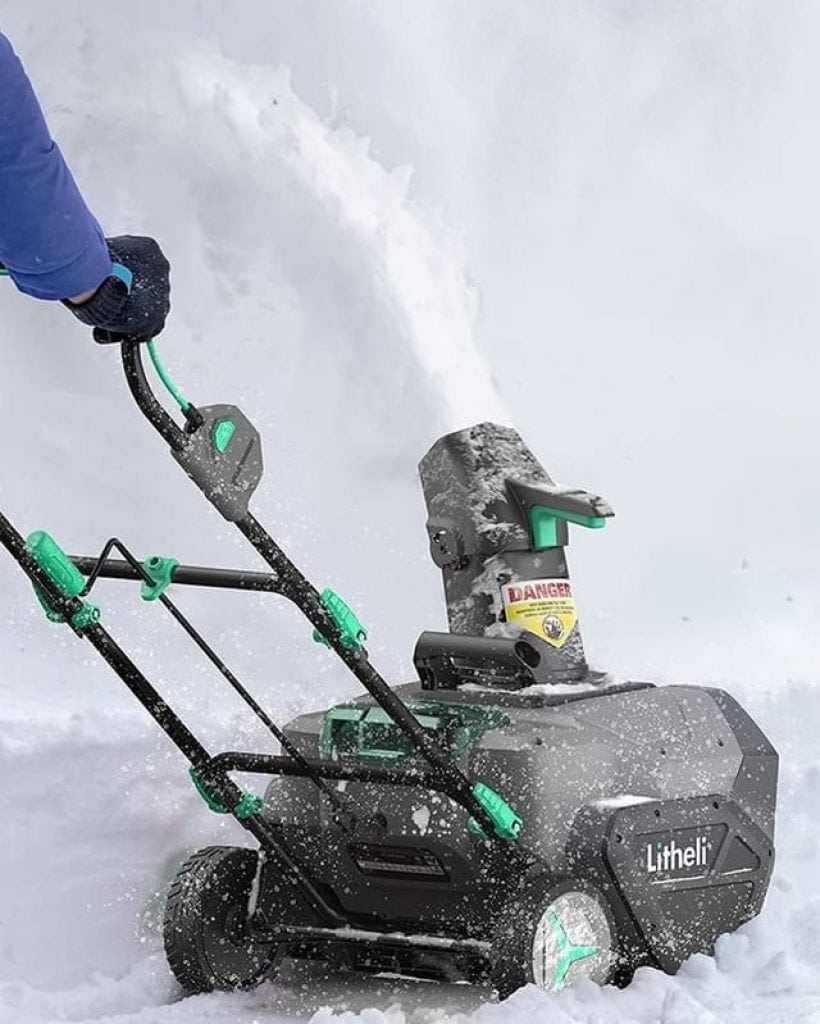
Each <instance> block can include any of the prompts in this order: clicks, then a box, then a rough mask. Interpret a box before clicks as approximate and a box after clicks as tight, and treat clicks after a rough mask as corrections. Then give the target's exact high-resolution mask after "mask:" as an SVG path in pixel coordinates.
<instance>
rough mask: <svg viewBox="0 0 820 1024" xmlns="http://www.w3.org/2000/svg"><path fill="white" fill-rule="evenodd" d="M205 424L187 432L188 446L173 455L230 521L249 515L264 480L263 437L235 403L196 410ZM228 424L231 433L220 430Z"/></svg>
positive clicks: (172, 452) (173, 450)
mask: <svg viewBox="0 0 820 1024" xmlns="http://www.w3.org/2000/svg"><path fill="white" fill-rule="evenodd" d="M197 411H198V412H199V414H200V416H201V417H202V423H201V424H200V426H199V427H197V429H196V430H195V431H193V432H192V433H190V434H188V435H187V437H186V441H185V447H184V448H182V449H180V450H177V449H174V448H172V449H171V454H172V455H173V457H174V458H175V459H176V461H177V462H178V463H179V464H180V466H182V468H183V469H184V470H185V472H186V473H187V474H188V476H189V477H190V478H191V479H192V480H193V481H194V483H195V484H196V485H197V487H199V489H200V490H201V491H202V492H203V494H204V495H205V497H206V498H207V499H208V501H210V502H211V504H212V505H214V507H215V508H216V509H217V510H218V511H219V512H220V513H221V514H222V515H223V516H224V518H225V519H227V520H228V522H232V523H235V522H238V521H239V520H240V519H243V518H244V517H245V516H246V515H247V514H248V506H249V503H250V500H251V497H252V496H253V493H254V491H255V490H256V488H257V487H258V486H259V481H260V480H261V479H262V473H263V463H262V439H261V438H260V436H259V431H258V430H257V429H256V427H255V426H254V425H253V424H252V423H251V421H250V420H249V419H248V418H247V416H245V414H244V413H243V412H242V411H241V410H240V409H238V408H237V407H236V406H235V405H205V406H201V407H200V408H199V409H198V410H197ZM228 425H229V430H228V434H229V436H226V435H225V434H222V435H220V431H221V430H224V429H225V427H226V426H228Z"/></svg>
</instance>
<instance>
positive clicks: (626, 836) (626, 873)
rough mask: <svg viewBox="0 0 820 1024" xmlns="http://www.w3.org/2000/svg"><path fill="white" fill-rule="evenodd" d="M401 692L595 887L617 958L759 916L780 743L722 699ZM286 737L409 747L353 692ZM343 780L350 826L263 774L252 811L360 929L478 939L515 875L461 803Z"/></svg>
mask: <svg viewBox="0 0 820 1024" xmlns="http://www.w3.org/2000/svg"><path fill="white" fill-rule="evenodd" d="M399 692H400V693H401V696H402V698H403V699H404V700H405V702H406V703H407V704H408V706H409V707H410V708H411V710H413V712H414V713H415V714H416V715H417V717H418V718H419V720H420V721H423V722H426V723H427V724H428V727H429V728H431V729H433V730H443V731H444V732H449V736H450V741H451V749H453V751H454V753H456V754H457V756H458V757H459V758H460V759H461V762H462V764H463V765H464V768H465V770H466V771H467V772H468V773H469V774H470V775H471V776H474V777H476V778H481V779H484V780H486V781H488V782H489V783H490V784H491V785H492V786H494V787H495V788H500V789H502V790H503V791H504V792H511V793H515V794H516V809H517V811H518V813H519V814H520V815H521V816H522V818H523V819H524V821H525V826H524V828H523V830H522V833H521V839H522V842H525V843H526V844H527V846H528V848H529V849H530V850H531V851H532V852H533V853H534V854H535V855H536V856H537V857H538V858H539V861H540V863H541V868H542V870H544V871H546V872H548V873H551V874H552V875H553V876H554V878H555V879H556V880H558V879H567V878H572V879H576V880H578V881H586V882H589V883H590V884H592V885H594V886H595V888H596V889H597V890H598V891H599V892H601V893H602V894H604V896H605V898H606V899H607V901H608V903H609V907H610V909H611V912H612V914H613V917H614V918H615V921H616V928H617V935H618V939H619V945H620V948H621V950H622V955H623V956H624V957H626V958H628V961H629V966H630V970H634V968H635V967H636V966H639V965H641V964H653V965H657V966H661V967H663V968H664V969H665V970H667V971H674V970H676V969H677V968H678V967H679V966H680V964H681V963H682V962H683V961H684V960H685V959H686V958H687V957H688V956H690V955H691V954H692V953H695V952H708V951H710V950H711V949H712V948H713V945H714V942H715V939H716V938H717V936H718V935H720V934H722V933H723V932H725V931H732V930H734V929H735V928H737V927H738V926H739V925H740V924H742V923H743V922H744V921H748V920H749V919H750V918H752V917H754V916H755V915H756V914H757V913H758V912H759V910H760V908H761V906H762V903H763V898H764V896H765V893H766V889H767V886H768V882H769V877H770V874H771V869H772V863H773V828H774V803H775V792H776V785H777V755H776V753H775V751H774V750H773V748H772V747H771V745H770V744H769V743H768V741H767V740H766V739H765V737H764V736H763V734H762V733H761V732H760V731H759V729H757V727H756V726H755V725H754V723H753V722H752V720H751V719H750V718H749V716H748V715H746V713H745V712H744V711H743V710H742V709H741V708H740V707H739V705H738V704H737V702H736V701H734V700H733V698H732V697H730V696H729V695H728V694H726V693H724V692H722V691H718V690H709V689H704V688H698V687H693V686H668V687H653V686H647V685H635V686H634V687H629V686H627V687H622V688H617V689H615V690H614V691H613V692H611V693H608V692H607V691H606V690H603V691H601V692H587V693H579V694H577V695H576V696H575V697H574V699H563V700H554V699H553V700H550V698H549V697H547V696H545V695H537V694H533V695H529V696H528V695H525V694H504V695H500V694H499V693H497V692H494V691H487V692H484V693H482V694H477V693H475V692H473V691H466V692H465V691H459V690H456V691H442V692H440V693H437V694H435V697H434V699H431V695H430V694H429V692H427V691H424V690H422V689H421V688H420V687H419V686H418V685H416V684H413V685H411V686H407V687H401V688H400V689H399ZM368 716H370V719H368ZM467 719H471V720H472V721H473V722H474V723H476V724H475V725H474V729H473V732H472V735H467V734H466V732H467V728H468V727H467V726H465V721H466V720H467ZM479 723H480V724H479ZM286 732H287V734H288V736H289V738H290V739H291V740H292V741H293V742H294V743H295V744H296V745H297V746H298V747H299V749H300V751H301V752H302V753H304V754H305V755H306V756H309V757H328V756H330V757H333V758H339V759H341V760H342V761H344V760H354V761H355V760H358V761H361V760H364V761H366V762H368V763H373V762H374V761H379V760H382V761H389V762H391V763H394V764H395V763H396V762H397V761H399V762H405V763H406V762H407V761H412V760H413V759H414V755H413V753H412V752H407V751H406V750H404V749H403V746H404V745H403V743H402V742H401V737H400V735H398V733H397V732H396V730H395V729H391V727H390V726H389V724H387V723H385V722H384V719H383V716H381V714H380V713H379V709H378V708H377V707H376V706H374V705H373V704H372V703H370V702H368V701H367V700H362V701H359V702H355V703H352V704H347V705H342V706H340V707H338V708H332V709H330V710H329V711H326V712H319V713H316V714H309V715H303V716H300V717H299V718H297V719H295V720H294V721H293V722H291V723H290V724H289V725H288V726H287V727H286ZM342 789H343V797H344V799H345V801H346V802H347V804H348V806H350V807H351V808H352V809H353V808H355V811H354V813H355V814H356V821H357V828H356V829H355V831H354V832H353V834H352V835H351V834H347V833H345V832H343V831H342V830H340V829H339V828H338V827H337V826H336V825H335V823H334V822H333V821H332V820H331V818H330V817H329V816H328V814H327V813H326V811H325V810H324V809H323V807H322V802H321V800H319V799H317V795H316V793H315V790H314V789H313V788H312V787H311V786H310V785H309V784H308V783H306V782H305V780H300V779H293V778H282V779H277V780H275V781H274V782H272V783H271V785H270V786H269V787H268V790H267V793H266V798H265V808H266V813H267V814H268V815H269V816H270V818H271V820H272V821H275V822H276V823H277V825H278V826H280V827H281V828H282V830H283V833H284V834H285V835H286V836H287V840H288V845H289V846H290V848H291V849H292V850H293V851H294V852H295V853H296V854H297V856H298V858H299V860H300V861H301V862H302V863H303V864H305V865H306V866H307V867H308V869H309V871H310V874H311V876H312V877H313V878H315V879H316V880H317V881H318V882H320V883H321V884H322V885H323V886H326V887H328V888H329V889H331V890H332V891H333V893H334V895H335V896H336V897H337V898H338V900H339V903H340V904H341V905H342V906H343V907H344V909H345V910H346V911H347V912H348V913H350V914H352V915H355V916H356V917H357V918H358V919H360V920H362V919H364V920H366V921H367V923H368V925H369V926H370V927H372V928H374V929H383V930H387V931H400V932H405V933H408V934H413V933H428V934H437V935H442V936H446V937H449V938H453V939H465V938H471V939H478V940H485V941H489V940H490V939H491V937H492V932H493V927H494V921H495V917H496V913H497V909H498V907H499V905H502V904H504V903H505V902H506V901H508V900H509V899H510V898H511V896H512V895H513V894H514V892H515V890H516V888H517V887H519V886H520V885H522V884H523V881H524V878H523V876H522V875H520V874H519V873H518V872H517V871H516V870H515V868H514V867H513V868H512V869H511V865H510V864H509V862H508V860H507V859H505V857H504V855H503V851H499V850H498V849H495V848H492V847H490V846H489V844H487V843H486V841H485V840H484V839H483V838H482V836H481V834H480V831H479V830H477V829H476V828H475V827H474V826H472V827H471V824H470V822H469V817H468V815H467V814H466V813H465V812H464V810H463V809H462V808H460V807H459V806H458V805H456V804H454V803H453V802H452V801H451V800H449V799H448V798H447V797H446V796H442V795H441V794H439V793H435V792H431V791H429V790H426V789H424V788H423V787H413V788H408V787H394V786H385V785H378V784H375V785H374V784H371V783H348V784H345V785H343V786H342ZM278 903H279V900H278V899H277V904H278ZM264 906H265V894H264V886H263V889H262V893H261V895H260V907H261V908H264ZM294 909H295V908H294ZM295 912H296V913H297V914H298V910H296V911H295ZM325 952H326V954H327V955H330V951H327V950H326V951H325ZM455 959H456V961H457V960H458V958H457V957H456V958H455ZM404 969H405V970H410V971H411V972H412V965H411V964H407V963H405V966H404ZM453 970H454V971H457V966H455V967H453ZM420 971H421V973H422V974H424V973H425V972H426V971H429V958H428V957H422V960H421V963H420Z"/></svg>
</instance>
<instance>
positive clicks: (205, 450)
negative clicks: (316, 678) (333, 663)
mask: <svg viewBox="0 0 820 1024" xmlns="http://www.w3.org/2000/svg"><path fill="white" fill-rule="evenodd" d="M148 351H149V354H150V355H151V359H152V361H153V363H154V366H155V367H156V368H157V372H158V373H159V375H160V379H161V380H162V381H163V383H164V384H165V386H166V388H167V389H168V390H169V392H170V393H171V395H172V397H173V398H174V400H175V401H176V403H177V405H178V406H179V407H180V409H181V410H182V413H183V415H184V416H185V420H186V424H185V428H184V430H183V429H181V428H180V427H179V426H178V425H177V424H176V423H175V421H174V420H173V419H172V417H171V416H170V415H169V414H168V413H167V412H166V410H165V409H164V408H163V407H162V405H160V403H159V402H158V400H157V398H156V396H155V395H154V393H153V391H152V389H151V386H150V384H149V382H148V379H147V377H146V374H145V367H144V364H143V358H142V346H137V345H133V344H127V343H125V344H123V345H122V346H121V355H122V362H123V368H124V371H125V377H126V380H127V382H128V387H129V389H130V391H131V394H132V395H133V397H134V401H135V402H136V403H137V406H138V407H139V409H140V411H141V412H142V413H143V415H144V416H145V417H146V419H148V421H149V422H150V423H151V425H152V426H153V427H154V429H155V430H156V431H157V432H158V433H159V434H160V436H161V437H162V438H163V440H165V442H166V443H167V444H168V446H169V448H170V449H171V455H172V456H173V458H174V459H175V460H176V461H177V462H178V463H179V464H180V465H181V466H182V468H183V469H184V470H185V472H186V474H187V475H188V476H189V477H190V478H191V480H193V482H194V483H195V484H196V485H197V486H198V487H199V489H200V490H201V491H202V492H203V494H204V495H205V497H206V498H207V499H208V500H209V501H210V502H211V504H212V505H213V506H214V507H215V508H216V509H217V511H219V512H220V513H221V514H222V516H223V517H224V518H225V519H227V520H228V521H229V522H232V523H234V524H235V526H236V527H237V529H238V530H239V531H240V532H241V533H242V534H243V535H244V536H245V537H246V538H247V540H248V541H249V542H250V544H251V545H252V546H253V548H254V549H255V550H256V552H257V553H258V554H259V555H260V556H261V558H262V559H263V560H264V561H265V562H266V563H267V564H268V566H269V567H270V568H271V569H272V570H273V573H274V576H275V580H276V590H277V591H278V593H280V594H281V595H282V596H283V597H286V598H288V600H290V601H291V602H293V604H295V605H296V607H297V608H299V610H300V611H301V612H302V614H303V615H304V616H305V617H306V618H307V619H308V621H309V622H310V623H311V624H312V625H313V627H314V630H315V632H314V637H315V639H317V640H320V641H321V642H322V643H324V644H325V645H326V646H328V647H330V648H331V649H332V650H333V651H334V652H335V653H336V654H337V656H338V657H339V658H340V659H341V660H342V661H343V662H344V663H345V665H346V666H347V667H348V668H349V669H350V671H351V672H352V673H353V674H354V675H355V676H356V678H357V679H358V680H359V682H360V683H361V684H362V685H363V686H364V688H365V689H366V690H367V692H368V693H369V694H370V696H371V697H372V698H373V699H374V700H375V701H376V703H377V704H379V705H380V706H381V708H382V709H383V710H384V711H385V712H386V713H387V715H388V716H389V717H390V718H391V719H392V721H393V722H395V723H396V725H397V726H398V727H399V728H400V729H401V731H402V732H403V733H404V734H405V735H406V736H407V737H408V739H409V740H410V741H411V743H412V744H413V746H414V747H415V749H416V750H418V751H419V752H420V753H422V754H423V755H424V757H425V758H426V759H427V761H429V763H430V765H431V766H432V768H433V769H434V771H435V774H436V775H437V777H438V780H439V784H440V787H441V789H442V791H444V792H446V793H447V794H448V796H450V797H451V798H452V799H454V800H455V801H456V802H457V803H459V804H460V805H461V806H462V807H463V808H464V809H465V810H466V811H467V812H468V813H469V814H470V815H471V817H472V818H473V819H474V821H475V822H476V823H477V824H478V825H479V826H480V828H481V829H482V831H483V832H484V834H485V835H486V836H489V837H491V838H493V839H498V840H502V841H505V842H509V841H511V840H515V839H517V838H518V835H519V832H520V830H521V826H522V821H521V819H520V818H519V817H518V816H517V815H516V814H515V812H514V811H513V809H512V808H511V807H510V805H509V804H508V803H507V802H506V801H505V800H504V798H503V797H502V796H500V795H499V794H498V793H495V792H494V791H493V790H492V789H490V787H488V786H486V785H484V784H483V783H481V782H475V783H473V782H471V781H470V780H469V779H468V778H467V776H466V775H465V774H464V773H463V772H462V771H461V769H460V768H459V766H458V765H457V764H456V763H455V761H454V760H453V759H452V758H451V757H450V756H449V755H448V754H446V753H445V752H444V751H443V750H442V749H441V748H440V747H439V745H438V744H437V743H436V741H435V740H434V739H433V737H432V736H431V735H430V734H429V733H428V732H427V731H426V730H425V729H424V728H423V727H422V726H421V725H420V723H419V722H418V720H417V719H416V717H415V716H414V715H413V713H412V712H411V711H410V709H409V708H408V707H407V706H406V705H405V704H404V702H403V701H402V700H401V699H400V698H399V696H398V695H397V694H396V693H395V692H394V691H393V690H392V689H391V688H390V686H389V685H388V684H387V682H386V681H385V679H384V678H383V677H382V676H381V675H380V674H379V673H378V672H377V671H376V669H375V668H374V667H373V666H372V665H371V664H370V661H369V658H368V655H367V651H366V650H365V648H364V640H365V639H366V632H365V630H364V628H363V627H362V625H361V623H360V622H359V620H358V619H357V618H356V616H355V615H354V613H353V612H352V611H351V610H350V609H349V608H348V607H347V605H345V604H344V602H343V601H342V600H341V599H340V598H339V597H338V596H337V595H336V594H334V593H333V592H332V591H330V590H325V591H323V592H322V593H321V594H320V593H319V592H318V591H317V590H316V588H315V587H314V586H313V584H312V583H310V581H309V580H308V579H306V578H305V576H303V575H302V573H301V572H300V571H299V570H298V569H297V568H296V566H295V565H294V564H293V563H292V562H291V561H290V559H289V558H288V557H287V555H286V554H285V552H284V551H283V550H282V549H281V548H280V547H279V545H278V544H277V543H276V542H275V541H274V539H273V538H272V537H271V536H270V535H269V534H268V533H267V531H266V530H265V529H264V528H263V527H262V526H261V524H260V523H259V522H257V520H256V519H255V518H254V516H253V515H252V513H251V511H250V508H249V504H250V499H251V497H252V496H253V493H254V491H255V490H256V488H257V486H258V485H259V482H260V480H261V479H262V472H263V464H262V443H261V438H260V436H259V433H258V431H257V430H256V428H255V427H254V426H253V424H252V423H250V421H249V420H248V419H247V417H245V416H244V414H243V413H242V412H241V411H240V410H239V409H238V408H236V406H232V405H212V406H203V407H201V408H197V407H195V406H194V405H193V404H192V403H191V402H189V401H188V399H187V398H185V397H184V396H182V394H181V392H179V390H178V389H177V388H176V386H175V385H173V384H172V383H171V382H170V377H169V375H168V374H167V371H165V368H164V367H162V364H161V362H159V357H158V355H157V353H156V346H155V345H154V344H153V342H151V343H149V345H148ZM160 367H161V369H160Z"/></svg>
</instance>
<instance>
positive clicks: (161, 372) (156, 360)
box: [147, 339, 191, 412]
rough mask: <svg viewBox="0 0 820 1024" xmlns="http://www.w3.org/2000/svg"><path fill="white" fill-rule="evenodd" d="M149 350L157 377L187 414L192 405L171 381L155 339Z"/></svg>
mask: <svg viewBox="0 0 820 1024" xmlns="http://www.w3.org/2000/svg"><path fill="white" fill-rule="evenodd" d="M147 348H148V355H149V356H150V358H151V362H152V363H153V364H154V369H155V370H156V371H157V376H158V377H159V379H160V380H161V381H162V383H163V385H164V386H165V390H166V391H167V392H168V394H169V395H170V396H171V398H173V400H174V401H175V402H176V403H177V405H178V406H179V407H180V409H182V411H183V412H187V411H188V410H189V409H190V408H191V403H190V402H189V401H188V399H187V398H186V397H185V395H183V393H182V392H181V391H180V390H179V388H178V387H177V386H176V384H175V383H174V382H173V380H171V376H170V374H169V373H168V371H167V370H166V369H165V366H164V365H163V362H162V360H161V359H160V357H159V352H158V351H157V343H156V341H154V340H153V339H152V340H151V341H149V342H148V345H147Z"/></svg>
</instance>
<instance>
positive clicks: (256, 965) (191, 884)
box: [163, 846, 277, 994]
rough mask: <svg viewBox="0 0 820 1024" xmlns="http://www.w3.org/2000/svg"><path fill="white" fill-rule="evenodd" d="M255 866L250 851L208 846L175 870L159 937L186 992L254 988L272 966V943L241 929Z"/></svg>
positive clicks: (273, 953) (254, 853)
mask: <svg viewBox="0 0 820 1024" xmlns="http://www.w3.org/2000/svg"><path fill="white" fill-rule="evenodd" d="M257 865H258V855H257V852H256V850H246V849H242V848H240V847H235V846H208V847H206V848H205V849H204V850H199V851H197V852H196V853H195V854H193V856H191V857H189V858H188V860H187V861H185V863H184V864H183V865H182V867H181V868H180V869H179V871H178V872H177V875H176V878H175V879H174V881H173V883H172V884H171V887H170V889H169V890H168V895H167V897H166V901H165V918H164V922H163V939H164V941H165V955H166V957H167V958H168V964H169V966H170V968H171V970H172V972H173V974H174V977H175V978H176V979H177V981H178V982H179V983H180V985H181V986H182V987H183V988H184V989H185V991H186V992H188V993H191V994H193V993H196V992H213V991H215V990H217V991H223V992H225V991H233V990H235V989H247V988H254V987H255V986H256V985H259V984H260V983H261V982H262V981H264V980H265V978H266V977H267V976H268V974H269V973H270V971H271V969H272V967H273V966H274V962H275V960H276V954H277V950H276V947H272V946H270V945H264V946H263V945H259V944H258V943H256V942H254V941H253V940H252V939H251V938H249V936H248V934H247V916H248V904H249V901H250V897H251V890H252V888H253V884H254V880H255V878H256V871H257Z"/></svg>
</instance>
